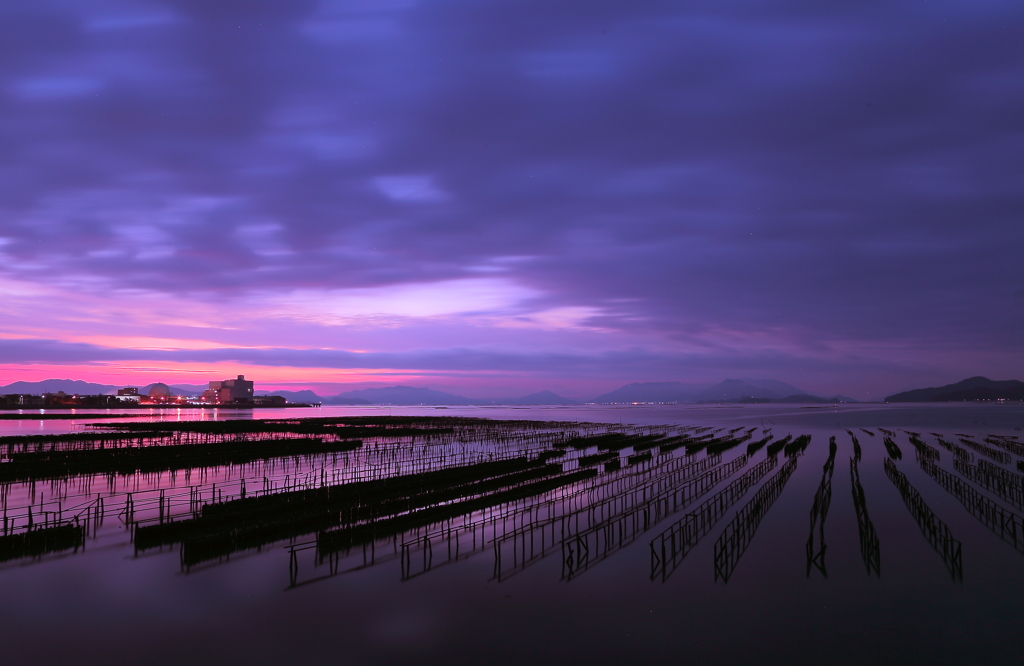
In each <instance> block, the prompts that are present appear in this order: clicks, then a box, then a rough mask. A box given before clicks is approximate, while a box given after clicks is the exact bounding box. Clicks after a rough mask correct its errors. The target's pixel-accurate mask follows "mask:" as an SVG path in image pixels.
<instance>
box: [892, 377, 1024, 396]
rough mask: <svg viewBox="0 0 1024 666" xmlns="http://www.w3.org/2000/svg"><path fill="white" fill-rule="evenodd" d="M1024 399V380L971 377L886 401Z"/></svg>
mask: <svg viewBox="0 0 1024 666" xmlns="http://www.w3.org/2000/svg"><path fill="white" fill-rule="evenodd" d="M1001 400H1024V382H1022V381H1018V380H1016V379H1008V380H1005V381H993V380H991V379H988V378H987V377H970V378H968V379H965V380H963V381H960V382H957V383H955V384H947V385H945V386H937V387H933V388H922V389H914V390H913V391H904V392H903V393H897V394H895V395H890V396H888V397H887V398H886V399H885V401H886V402H977V401H1001Z"/></svg>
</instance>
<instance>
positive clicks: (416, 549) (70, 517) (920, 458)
mask: <svg viewBox="0 0 1024 666" xmlns="http://www.w3.org/2000/svg"><path fill="white" fill-rule="evenodd" d="M757 430H758V428H751V427H733V428H725V427H717V428H716V427H710V426H692V425H691V426H676V425H671V426H667V425H652V426H633V425H617V424H594V423H583V422H553V421H552V422H547V421H537V422H530V421H488V420H482V419H472V418H463V417H444V418H428V417H393V418H391V417H384V416H375V417H337V418H319V419H298V418H288V419H267V420H263V421H254V420H244V421H226V422H225V421H205V422H180V423H168V422H154V423H140V422H137V421H136V422H131V423H121V424H106V425H105V429H104V431H103V432H98V431H95V432H76V433H65V434H58V435H49V436H46V435H44V436H19V437H8V438H0V502H2V506H3V530H2V534H0V562H17V561H22V560H24V561H45V560H46V559H47V558H48V557H50V556H52V555H55V554H60V553H68V554H74V553H78V552H80V551H81V550H83V549H84V548H85V547H86V546H87V545H88V544H89V543H91V542H92V540H97V541H101V542H103V543H106V544H109V545H112V546H113V545H117V544H121V545H125V546H128V547H130V548H131V551H132V552H133V553H134V554H135V555H136V556H142V555H145V554H148V553H154V552H155V553H159V552H161V551H163V552H167V551H169V550H172V549H173V551H175V552H176V553H177V555H178V561H179V565H180V567H181V570H182V571H183V572H186V573H188V572H191V571H194V570H195V569H197V568H206V567H209V566H213V565H217V564H222V563H227V562H229V561H230V559H231V558H232V557H235V556H237V555H238V554H241V553H246V552H260V551H262V550H265V549H267V548H269V547H274V546H286V547H287V549H288V573H289V576H288V580H289V584H290V586H291V587H299V586H303V585H308V584H310V583H312V582H316V581H320V580H325V579H327V578H331V577H334V576H338V575H341V574H343V573H350V572H354V571H358V570H363V569H367V568H371V567H375V566H378V565H382V564H385V563H392V562H393V563H395V564H396V566H397V569H398V571H399V579H400V580H402V581H409V580H413V579H416V578H419V577H422V576H424V575H426V574H427V573H429V572H431V571H434V570H437V569H438V568H440V567H443V566H448V565H452V564H457V563H459V562H462V561H465V560H467V559H469V558H472V557H474V556H483V557H487V556H488V555H489V556H490V557H492V558H493V568H492V577H491V579H492V580H494V581H496V582H503V581H506V580H508V579H509V578H511V577H513V576H516V575H518V574H520V573H522V572H523V571H526V570H527V569H529V568H531V567H533V566H534V565H536V564H539V563H540V562H542V561H544V560H545V559H547V558H557V562H556V563H555V564H557V565H558V567H559V569H560V578H561V580H563V581H566V582H568V581H574V580H576V579H577V578H579V577H580V576H581V575H582V574H584V573H586V572H588V571H591V570H593V569H594V568H595V567H598V566H599V565H601V564H602V563H604V562H606V561H607V560H609V559H610V558H612V557H613V556H615V555H616V554H617V553H619V552H620V551H623V550H625V549H627V548H628V547H629V546H630V545H632V544H635V543H636V542H638V541H640V540H641V539H642V538H643V537H644V535H646V534H649V533H652V532H653V533H654V534H655V536H654V537H653V539H651V540H649V541H647V542H646V543H648V547H647V549H646V551H645V557H646V559H647V560H648V562H649V570H648V571H646V572H645V573H646V574H648V575H649V577H650V578H651V579H652V580H660V581H662V582H667V581H669V579H670V578H671V577H672V576H673V574H674V573H675V572H677V571H678V570H679V569H680V567H682V566H683V564H684V563H685V562H686V561H687V559H688V558H689V557H690V555H691V553H693V552H694V551H695V550H696V549H697V548H698V546H700V544H701V543H702V540H703V539H704V537H706V536H708V535H709V534H711V532H713V531H714V530H715V529H716V527H718V525H719V523H720V522H722V521H723V519H725V518H728V517H729V513H730V512H731V511H732V510H733V508H734V507H735V506H737V505H738V504H739V503H740V501H741V500H742V499H743V498H744V497H745V496H746V495H747V493H748V492H749V491H753V490H755V489H756V492H755V493H754V495H753V497H752V498H751V499H750V500H749V501H747V503H746V504H744V505H743V506H742V507H741V508H739V510H738V511H736V512H735V514H733V515H732V517H731V519H730V520H729V521H728V522H727V523H726V524H725V525H724V527H722V528H721V531H720V532H719V534H718V535H717V537H716V539H715V541H714V543H713V546H711V545H710V544H708V547H706V548H705V551H704V552H705V553H706V554H707V556H708V557H709V559H710V560H711V563H712V565H713V567H712V569H711V572H712V574H713V576H712V577H713V579H714V580H715V581H722V582H726V583H727V582H729V581H730V579H731V578H732V577H733V576H734V574H735V571H736V569H737V567H738V565H739V562H740V560H741V558H742V557H743V555H744V554H745V553H746V552H747V550H748V548H749V546H750V544H751V543H752V541H753V539H754V536H755V533H756V532H757V530H758V528H759V526H760V525H761V522H762V521H763V519H764V517H765V516H766V515H767V513H768V512H769V511H770V510H771V508H772V507H773V505H774V504H775V502H776V500H778V498H779V497H780V496H781V495H782V493H783V490H784V489H785V487H786V485H787V483H788V482H789V480H790V479H791V477H792V476H794V475H795V474H796V473H797V467H798V460H799V459H800V458H801V457H803V456H804V455H805V454H806V452H807V450H808V447H809V446H811V444H812V437H811V435H809V434H794V433H789V434H786V435H785V436H783V437H780V438H777V439H776V438H774V436H773V434H772V433H771V432H770V431H769V430H763V429H762V430H761V432H760V434H759V435H755V433H756V432H757ZM860 430H862V431H863V432H865V433H867V434H868V435H870V436H871V437H876V435H875V434H874V432H872V431H870V430H868V429H866V428H861V429H860ZM878 430H879V431H880V432H881V434H882V437H881V438H880V440H879V439H875V440H874V444H872V445H871V446H873V447H874V449H872V448H871V446H868V447H867V448H868V449H869V453H870V451H871V450H874V451H877V452H878V453H877V454H881V452H882V450H883V449H884V452H885V454H887V457H886V459H885V461H884V473H885V475H886V476H887V478H888V479H889V481H890V482H891V483H892V484H893V485H894V486H895V487H896V488H897V490H898V491H899V493H900V496H901V497H902V500H903V504H904V505H905V507H906V508H907V509H908V510H909V511H910V513H911V516H912V517H913V518H914V520H915V522H916V523H917V524H918V526H919V528H920V529H921V531H922V533H923V534H924V536H925V538H926V539H927V541H928V542H929V544H930V545H931V547H932V548H933V549H934V550H935V551H936V552H937V553H938V554H939V555H940V557H941V559H942V561H943V564H944V565H945V567H946V569H947V570H948V572H949V574H950V576H951V577H952V578H953V579H955V580H960V579H962V577H963V565H962V554H961V544H960V542H959V541H958V540H956V539H954V538H953V536H952V532H951V530H950V528H949V527H948V526H947V524H946V523H945V522H943V521H942V520H940V519H939V518H938V517H937V516H936V515H935V513H934V512H933V511H932V510H931V509H930V508H929V506H928V504H927V503H926V502H925V499H924V497H923V496H922V495H921V493H920V492H919V491H918V489H917V488H915V487H914V485H913V484H912V483H911V481H910V480H909V479H908V478H907V476H906V475H905V474H904V473H903V472H901V471H900V470H899V469H898V468H897V466H896V463H895V461H896V460H899V459H901V458H902V451H901V449H900V446H899V444H898V443H897V439H899V440H900V442H901V443H902V442H903V441H906V442H907V443H908V444H909V445H910V446H911V447H913V450H914V452H915V458H916V460H917V462H918V464H919V465H920V468H921V470H922V471H923V472H924V473H925V474H926V475H927V476H928V477H930V478H932V479H934V480H935V482H936V483H937V484H938V485H939V486H941V487H942V488H943V489H945V491H947V492H949V493H950V494H952V495H953V496H954V497H956V499H958V500H959V501H960V502H961V503H962V504H963V505H964V506H965V507H966V508H967V509H968V511H969V512H970V513H971V515H973V516H974V517H975V518H977V519H978V520H980V521H981V522H982V523H983V524H984V525H985V526H986V527H988V528H989V529H990V530H992V531H993V532H994V533H995V534H996V535H997V536H999V537H1000V538H1002V539H1003V540H1004V541H1006V542H1007V543H1009V544H1011V545H1012V546H1014V547H1015V548H1016V549H1017V550H1019V551H1021V552H1024V519H1021V518H1020V517H1019V516H1018V515H1017V514H1015V513H1013V512H1012V511H1010V510H1009V509H1007V508H1006V507H1004V506H1003V504H1007V505H1011V506H1014V507H1018V508H1021V507H1022V504H1024V475H1021V474H1017V473H1015V472H1012V471H1010V470H1008V469H1005V468H1004V467H1003V466H1002V465H1003V464H1006V465H1009V464H1011V463H1012V458H1011V455H1019V454H1020V453H1021V452H1024V446H1022V445H1021V444H1019V442H1018V441H1017V440H1016V438H1015V437H1014V436H1010V435H1001V436H995V435H989V436H987V437H984V439H982V437H981V436H977V435H976V436H968V435H966V434H964V433H959V434H958V435H957V437H958V438H959V440H958V441H959V442H960V443H959V444H956V443H953V442H952V441H950V439H947V438H945V437H944V436H943V435H941V434H933V436H934V437H935V438H936V440H935V441H936V442H937V443H938V445H939V446H940V447H942V448H943V449H945V450H947V451H949V452H951V453H952V455H953V460H952V461H947V463H946V464H947V465H951V467H952V471H951V470H950V469H948V468H946V467H942V463H943V461H942V457H941V452H940V450H939V449H938V448H936V447H934V446H932V445H931V444H928V443H926V442H925V441H924V439H923V436H922V435H921V434H920V433H919V432H913V431H909V430H903V431H901V432H902V434H901V433H900V432H897V431H894V430H891V429H886V428H878ZM846 432H847V433H848V434H849V436H850V440H851V444H852V449H853V454H854V455H853V456H852V457H851V458H850V481H851V491H852V500H853V509H854V515H855V517H856V524H857V530H858V538H859V544H860V558H861V560H862V561H863V564H864V567H865V569H866V571H867V573H868V575H869V576H875V577H880V576H881V556H880V543H879V536H878V533H877V531H876V529H875V525H874V523H873V522H872V520H871V517H870V516H869V514H868V506H867V500H866V496H865V490H864V486H863V485H862V482H861V469H860V466H861V461H862V459H863V457H864V455H865V451H864V449H863V448H862V446H861V443H860V442H859V441H858V438H857V436H856V435H855V434H854V431H853V430H852V429H847V430H846ZM904 437H905V440H904V439H903V438H904ZM961 445H962V446H961ZM838 448H839V447H838V445H837V442H836V438H835V436H830V437H829V445H828V453H827V458H826V459H825V462H824V465H823V466H822V473H821V477H820V480H819V479H815V480H817V481H818V483H817V487H816V492H815V493H814V495H813V499H812V501H811V509H810V521H809V522H810V531H809V535H808V536H807V541H806V544H805V546H804V550H805V553H806V571H805V574H806V576H807V577H810V576H811V575H812V572H813V571H818V572H819V573H820V574H821V575H822V576H823V577H825V578H828V577H829V573H830V571H829V568H828V566H827V564H826V554H827V553H829V547H828V545H827V544H826V538H825V522H826V519H827V518H828V516H829V512H830V507H831V506H832V504H833V501H832V500H833V497H832V486H833V476H834V470H835V458H836V456H837V452H838ZM762 451H764V458H763V459H762V460H760V461H758V462H756V464H755V461H754V458H755V456H758V455H759V454H760V453H761V452H762ZM812 451H813V449H812ZM974 452H976V453H978V454H979V455H984V457H985V458H986V459H984V460H980V461H978V462H977V464H974V458H973V453H974ZM877 454H876V455H877ZM997 454H998V455H997ZM817 455H820V456H824V455H825V453H824V451H822V452H820V453H819V454H817ZM818 460H819V461H820V460H821V458H820V457H819V458H818ZM868 460H869V461H870V460H871V458H870V456H869V457H868ZM1000 461H1001V462H1000ZM865 469H866V470H868V471H870V469H871V468H869V467H865ZM876 469H877V468H876ZM773 472H774V474H773ZM915 473H916V472H915ZM865 474H867V472H865ZM737 475H738V476H737ZM815 476H816V475H815ZM734 477H735V478H734ZM989 495H990V496H991V497H989ZM803 506H804V507H806V504H804V505H803ZM847 506H849V505H847ZM875 510H876V511H878V510H882V511H889V510H891V509H890V507H888V506H884V507H877V506H876V507H875ZM901 511H902V510H901ZM679 514H682V515H681V516H679ZM804 515H806V514H804ZM801 520H803V519H801ZM834 520H835V519H834ZM804 524H805V525H806V523H804ZM800 529H801V532H802V534H807V532H803V529H806V528H800ZM648 538H649V537H648ZM887 538H888V537H887ZM801 539H802V537H801ZM832 539H833V540H834V539H836V537H835V536H834V535H833V537H832ZM829 559H830V560H833V561H834V558H833V557H832V556H831V555H830V556H829ZM833 566H834V564H833Z"/></svg>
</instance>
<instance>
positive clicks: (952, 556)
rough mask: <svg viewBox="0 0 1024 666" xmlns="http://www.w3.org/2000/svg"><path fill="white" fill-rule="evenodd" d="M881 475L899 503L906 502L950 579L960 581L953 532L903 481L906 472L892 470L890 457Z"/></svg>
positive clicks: (961, 571)
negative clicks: (897, 490)
mask: <svg viewBox="0 0 1024 666" xmlns="http://www.w3.org/2000/svg"><path fill="white" fill-rule="evenodd" d="M885 475H886V476H888V477H889V480H890V481H892V483H893V485H894V486H896V488H897V489H899V491H900V496H901V497H902V498H903V503H904V504H906V505H907V509H909V510H910V515H912V516H913V517H914V520H915V521H917V525H918V527H920V528H921V532H922V533H923V534H924V537H925V538H926V539H927V540H928V543H930V544H931V546H932V548H934V549H935V552H937V553H938V554H939V555H940V556H941V557H942V561H943V563H945V565H946V568H947V569H949V575H950V576H952V577H953V579H954V580H962V579H963V577H964V567H963V559H962V557H961V548H960V542H959V541H957V540H956V539H954V538H953V534H952V533H951V532H950V531H949V528H948V527H947V526H946V523H944V522H942V521H941V520H939V518H938V517H937V516H936V515H935V514H934V513H933V512H932V510H931V509H930V508H928V505H927V504H925V501H924V498H923V497H921V494H920V493H918V492H917V489H916V488H914V486H913V485H911V483H910V481H908V480H907V477H906V475H905V474H904V473H903V472H901V471H899V470H898V469H896V464H895V463H893V461H892V460H889V459H886V461H885Z"/></svg>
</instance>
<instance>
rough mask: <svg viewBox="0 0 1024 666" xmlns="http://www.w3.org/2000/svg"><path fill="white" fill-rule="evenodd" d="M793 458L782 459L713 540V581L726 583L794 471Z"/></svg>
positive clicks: (794, 459) (794, 462)
mask: <svg viewBox="0 0 1024 666" xmlns="http://www.w3.org/2000/svg"><path fill="white" fill-rule="evenodd" d="M796 461H797V458H795V457H793V458H790V459H789V460H787V461H786V464H785V465H783V466H782V469H780V470H779V471H778V472H777V473H776V474H775V476H773V477H772V478H770V479H768V481H767V482H766V483H765V484H764V485H763V486H761V489H760V490H758V491H757V494H756V495H754V497H753V499H751V500H750V501H749V502H747V504H746V505H745V506H744V507H743V508H742V509H740V510H739V513H737V514H736V517H735V518H733V519H732V522H730V523H729V524H728V525H726V526H725V530H724V531H723V532H722V536H720V537H718V541H716V542H715V580H716V581H717V580H719V579H720V580H722V581H723V582H726V583H727V582H729V578H730V576H732V573H733V571H735V570H736V565H737V564H739V561H740V558H741V557H742V556H743V553H744V552H745V551H746V550H747V546H749V545H750V542H751V541H752V540H753V538H754V533H755V532H757V527H758V525H760V524H761V519H762V518H764V517H765V515H766V514H767V513H768V510H769V509H771V508H772V504H774V503H775V500H776V499H778V497H779V495H781V494H782V490H783V489H784V488H785V487H786V482H787V481H789V478H790V476H792V475H793V472H794V471H795V470H796Z"/></svg>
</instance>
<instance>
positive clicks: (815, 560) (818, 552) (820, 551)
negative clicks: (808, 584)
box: [806, 436, 838, 578]
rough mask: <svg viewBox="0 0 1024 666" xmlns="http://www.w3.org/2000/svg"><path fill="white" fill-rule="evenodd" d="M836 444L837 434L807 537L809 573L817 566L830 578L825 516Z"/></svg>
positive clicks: (832, 441) (814, 504) (830, 501)
mask: <svg viewBox="0 0 1024 666" xmlns="http://www.w3.org/2000/svg"><path fill="white" fill-rule="evenodd" d="M837 450H838V447H837V446H836V438H835V436H833V437H831V438H829V442H828V460H826V461H825V466H824V468H823V469H822V474H821V483H820V484H818V491H817V492H816V493H814V501H813V502H812V504H811V534H810V536H809V537H807V548H806V550H807V575H808V577H809V576H810V575H811V568H812V567H813V568H816V569H817V570H818V571H820V572H821V574H822V575H823V576H825V578H828V569H827V567H826V566H825V552H826V551H827V550H828V546H827V545H826V544H825V518H826V517H827V516H828V508H829V506H830V505H831V504H832V473H833V472H834V471H835V468H836V451H837ZM815 525H817V527H818V540H817V545H815V540H814V527H815Z"/></svg>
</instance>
